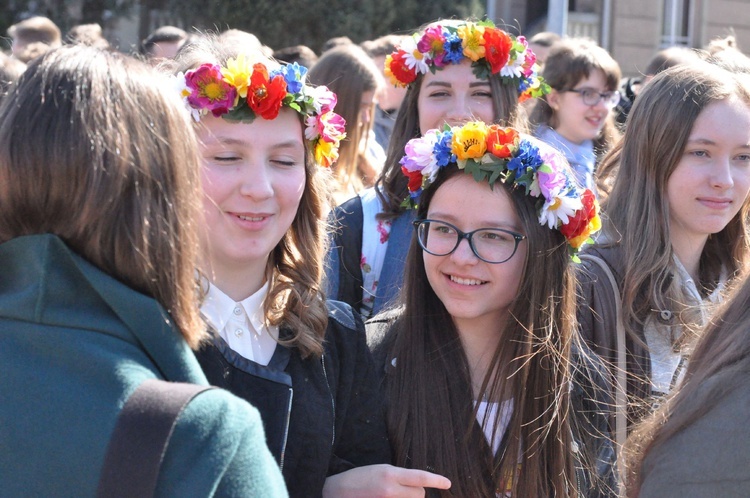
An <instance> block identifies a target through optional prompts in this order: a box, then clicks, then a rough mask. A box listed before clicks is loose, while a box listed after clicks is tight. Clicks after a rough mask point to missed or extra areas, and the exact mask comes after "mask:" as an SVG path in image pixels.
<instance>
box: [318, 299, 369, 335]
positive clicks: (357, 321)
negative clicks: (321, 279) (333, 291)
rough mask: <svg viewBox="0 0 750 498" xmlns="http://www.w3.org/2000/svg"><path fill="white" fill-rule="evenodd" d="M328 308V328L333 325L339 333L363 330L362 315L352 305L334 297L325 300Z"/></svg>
mask: <svg viewBox="0 0 750 498" xmlns="http://www.w3.org/2000/svg"><path fill="white" fill-rule="evenodd" d="M326 308H327V309H328V328H329V329H331V327H333V328H334V329H336V330H337V331H339V332H341V333H347V331H348V332H356V331H364V324H363V322H362V317H361V316H360V315H359V313H356V312H355V311H354V309H352V307H351V306H350V305H349V304H347V303H345V302H343V301H336V300H335V299H327V300H326Z"/></svg>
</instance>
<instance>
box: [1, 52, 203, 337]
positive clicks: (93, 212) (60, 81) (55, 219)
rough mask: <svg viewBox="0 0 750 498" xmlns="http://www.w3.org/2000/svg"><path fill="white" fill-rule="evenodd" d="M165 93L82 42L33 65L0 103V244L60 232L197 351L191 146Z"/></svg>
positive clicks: (122, 61)
mask: <svg viewBox="0 0 750 498" xmlns="http://www.w3.org/2000/svg"><path fill="white" fill-rule="evenodd" d="M170 88H171V86H170V84H169V83H168V82H167V81H166V79H165V78H161V77H160V75H158V74H154V72H153V71H152V70H151V69H150V68H148V67H147V66H145V65H144V64H142V63H141V62H138V61H136V60H134V59H131V58H129V57H127V56H124V55H122V54H118V53H114V52H105V51H100V50H98V49H94V48H90V47H84V46H66V47H63V48H60V49H56V50H53V51H50V52H48V53H47V54H45V55H44V56H43V57H41V58H39V59H36V60H35V61H34V62H32V63H31V64H30V65H29V67H28V69H27V70H26V72H25V73H24V74H23V75H22V76H21V78H20V80H19V81H18V84H17V85H16V86H15V87H13V88H12V90H11V93H10V94H9V96H8V99H7V100H6V101H5V103H4V105H3V107H2V108H1V109H0V123H1V124H0V241H2V242H4V241H7V240H10V239H12V238H14V237H20V236H22V235H31V234H42V233H52V234H55V235H57V236H59V237H60V238H61V239H62V240H64V241H65V242H66V244H68V245H69V246H70V247H71V248H72V249H73V250H74V251H75V252H77V253H78V254H80V255H81V256H83V257H84V258H86V259H87V260H89V261H90V262H91V263H93V264H94V265H96V266H97V267H99V268H100V269H102V270H103V271H105V272H106V273H108V274H110V275H112V276H113V277H115V278H117V279H118V280H120V281H122V282H123V283H125V284H126V285H128V286H129V287H131V288H133V289H135V290H137V291H139V292H142V293H144V294H147V295H149V296H152V297H153V298H154V299H156V300H157V301H158V302H159V303H160V304H161V305H162V306H163V307H164V308H165V309H166V312H167V313H168V314H169V316H170V317H171V319H172V320H174V322H175V324H176V325H177V328H178V329H179V330H180V332H182V335H183V336H184V337H185V339H186V340H187V342H188V343H189V344H190V345H191V346H193V347H195V346H197V344H198V342H199V341H200V339H201V337H202V335H203V333H204V326H203V323H202V320H201V319H200V315H199V313H198V290H197V286H196V284H195V278H194V272H195V264H196V262H197V258H198V253H199V248H198V236H197V227H196V220H197V219H198V216H199V213H200V203H199V192H200V183H199V178H200V177H199V165H198V157H197V154H198V149H197V145H196V141H195V137H194V135H193V133H192V131H191V129H190V124H189V122H188V119H189V118H188V116H187V113H186V112H185V111H184V109H183V108H182V105H181V102H180V101H179V99H178V98H177V97H176V96H174V97H173V96H171V95H170V94H171V92H170Z"/></svg>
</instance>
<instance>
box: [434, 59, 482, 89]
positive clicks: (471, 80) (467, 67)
mask: <svg viewBox="0 0 750 498" xmlns="http://www.w3.org/2000/svg"><path fill="white" fill-rule="evenodd" d="M435 83H444V84H451V85H458V84H463V85H471V84H473V85H486V86H489V81H487V80H483V79H480V78H477V77H476V75H475V74H474V72H473V70H472V67H471V62H470V61H469V60H468V59H466V60H463V61H461V63H459V64H448V65H447V66H445V67H443V68H442V69H438V70H437V71H435V74H433V73H432V71H428V72H427V73H426V74H425V75H424V77H423V79H422V88H425V87H426V86H428V85H430V84H435Z"/></svg>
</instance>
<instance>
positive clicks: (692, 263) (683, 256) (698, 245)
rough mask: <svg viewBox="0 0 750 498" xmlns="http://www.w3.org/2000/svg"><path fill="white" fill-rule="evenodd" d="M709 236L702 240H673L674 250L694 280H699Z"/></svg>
mask: <svg viewBox="0 0 750 498" xmlns="http://www.w3.org/2000/svg"><path fill="white" fill-rule="evenodd" d="M706 240H708V238H707V237H705V238H701V239H700V240H695V239H693V240H672V250H673V251H674V253H675V255H676V256H677V259H679V260H680V263H682V266H684V267H685V270H687V272H688V274H689V275H690V276H691V277H692V278H693V281H694V282H696V283H697V282H698V267H699V265H700V259H701V255H702V254H703V248H704V247H706Z"/></svg>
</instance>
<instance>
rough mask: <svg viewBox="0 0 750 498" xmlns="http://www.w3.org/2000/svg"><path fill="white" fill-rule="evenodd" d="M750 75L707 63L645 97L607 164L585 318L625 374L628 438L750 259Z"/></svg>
mask: <svg viewBox="0 0 750 498" xmlns="http://www.w3.org/2000/svg"><path fill="white" fill-rule="evenodd" d="M749 83H750V82H748V80H747V77H746V76H742V75H737V74H732V73H730V72H729V71H726V70H724V69H722V68H720V67H718V66H715V65H712V64H709V63H706V62H702V61H698V62H693V63H691V64H690V65H686V66H680V68H674V70H668V71H665V72H663V73H660V74H659V75H657V76H656V77H655V78H654V79H653V80H652V81H651V82H649V84H648V85H647V86H645V87H644V89H643V91H642V92H641V93H640V94H639V96H638V99H637V100H636V101H635V104H634V105H633V108H632V110H631V112H630V114H629V117H628V128H627V130H626V131H625V135H624V137H623V139H622V140H621V141H620V142H619V143H618V145H617V146H616V147H615V149H614V150H613V151H612V152H611V153H610V155H609V156H608V157H607V158H606V159H605V162H604V164H603V168H604V169H607V170H614V171H616V177H615V178H614V181H613V182H612V191H611V193H610V195H609V197H608V198H607V201H606V203H605V205H604V211H605V213H606V214H607V216H608V218H609V222H608V223H607V224H606V225H605V230H604V233H603V236H602V237H600V238H599V240H598V241H597V244H596V245H595V246H592V247H591V248H590V249H589V250H588V251H587V252H588V253H589V255H588V258H589V259H586V260H584V265H583V267H582V269H583V270H584V271H582V272H581V275H580V280H581V289H580V299H581V300H580V303H579V306H578V321H579V323H580V325H581V329H582V333H583V335H584V337H585V338H586V339H587V340H588V341H589V342H590V344H591V345H592V347H593V348H594V349H595V351H597V352H598V353H600V355H601V356H602V357H603V358H605V359H606V360H607V361H608V363H609V364H610V365H611V367H612V377H613V378H614V379H616V380H617V382H616V387H617V390H616V394H617V410H618V412H617V416H616V418H615V420H614V423H615V428H616V434H617V440H618V443H619V444H622V443H624V440H625V437H626V433H627V428H628V427H627V426H628V424H630V423H632V422H633V421H636V420H638V419H639V418H640V417H641V416H642V414H643V413H644V412H645V411H648V410H650V409H651V407H652V406H653V404H654V403H655V402H658V400H659V399H660V398H661V397H663V396H664V395H665V394H666V393H668V392H669V391H670V390H671V389H672V388H673V387H674V386H675V385H676V384H677V383H678V382H679V379H680V378H681V377H682V375H683V373H684V372H683V370H684V367H685V365H686V362H687V358H688V355H689V354H690V344H691V342H692V339H693V337H694V336H695V334H696V332H697V331H698V330H700V328H701V327H703V326H704V325H706V324H707V323H708V321H709V317H710V310H711V308H712V306H713V304H714V303H716V302H717V301H720V300H721V298H722V293H723V290H724V288H725V286H726V285H727V284H729V283H731V282H732V281H733V280H734V279H735V277H736V276H737V275H738V274H739V273H740V272H741V271H743V270H744V269H745V268H746V266H747V263H748V260H749V257H748V256H749V255H750V239H748V233H749V232H748V230H749V229H750V227H749V226H748V213H749V211H750V208H749V206H750V201H749V200H748V192H750V146H749V145H748V144H750V84H749Z"/></svg>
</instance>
